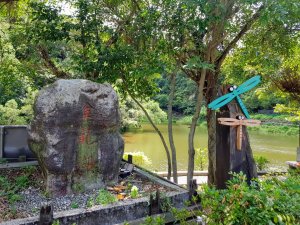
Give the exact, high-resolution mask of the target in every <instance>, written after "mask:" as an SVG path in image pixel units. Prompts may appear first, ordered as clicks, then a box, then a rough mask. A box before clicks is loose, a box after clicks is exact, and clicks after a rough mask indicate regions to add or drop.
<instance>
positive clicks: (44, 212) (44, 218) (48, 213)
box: [39, 205, 53, 225]
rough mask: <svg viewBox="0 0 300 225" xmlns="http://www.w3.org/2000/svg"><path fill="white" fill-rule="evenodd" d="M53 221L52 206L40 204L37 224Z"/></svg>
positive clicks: (45, 224)
mask: <svg viewBox="0 0 300 225" xmlns="http://www.w3.org/2000/svg"><path fill="white" fill-rule="evenodd" d="M52 222H53V207H52V206H51V205H47V206H42V208H41V210H40V221H39V225H51V224H52Z"/></svg>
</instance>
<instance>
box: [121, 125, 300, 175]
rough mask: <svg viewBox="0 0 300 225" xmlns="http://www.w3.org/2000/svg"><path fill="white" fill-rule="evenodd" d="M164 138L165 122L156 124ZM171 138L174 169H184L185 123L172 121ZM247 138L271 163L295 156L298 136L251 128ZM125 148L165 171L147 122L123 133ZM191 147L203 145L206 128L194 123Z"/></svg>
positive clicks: (161, 150)
mask: <svg viewBox="0 0 300 225" xmlns="http://www.w3.org/2000/svg"><path fill="white" fill-rule="evenodd" d="M158 127H159V129H160V130H161V132H162V133H163V135H164V137H165V138H166V141H167V142H168V134H167V130H168V127H167V125H159V126H158ZM173 132H174V140H175V145H176V152H177V161H178V170H187V159H188V154H187V149H188V132H189V127H188V126H187V125H174V127H173ZM249 135H250V142H251V147H252V149H253V152H254V155H258V156H264V157H266V158H268V160H269V161H271V164H274V165H277V166H285V161H288V160H295V159H296V148H297V145H298V137H297V136H294V137H291V136H280V135H274V134H263V133H259V132H258V131H251V132H250V133H249ZM123 137H124V139H125V151H126V152H138V151H142V152H144V153H145V154H146V155H147V156H148V157H149V158H150V159H151V161H152V166H151V168H149V169H153V170H156V171H166V170H167V166H166V165H167V163H166V154H165V150H164V148H163V145H162V143H161V141H160V138H159V136H158V135H157V133H156V132H155V131H154V130H153V128H152V127H151V125H148V124H145V125H143V126H142V129H140V130H135V131H131V132H126V133H124V134H123ZM195 147H196V148H199V147H207V130H206V128H205V127H197V130H196V134H195Z"/></svg>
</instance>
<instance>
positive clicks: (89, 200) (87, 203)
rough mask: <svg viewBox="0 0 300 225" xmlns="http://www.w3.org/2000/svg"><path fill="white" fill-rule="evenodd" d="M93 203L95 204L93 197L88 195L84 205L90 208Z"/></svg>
mask: <svg viewBox="0 0 300 225" xmlns="http://www.w3.org/2000/svg"><path fill="white" fill-rule="evenodd" d="M94 204H95V201H94V198H92V197H89V198H88V200H87V202H86V207H88V208H91V207H93V206H94Z"/></svg>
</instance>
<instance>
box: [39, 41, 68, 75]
mask: <svg viewBox="0 0 300 225" xmlns="http://www.w3.org/2000/svg"><path fill="white" fill-rule="evenodd" d="M38 50H39V53H40V55H41V57H42V59H43V60H44V64H45V66H46V67H47V68H48V69H49V70H51V72H52V73H53V74H54V75H55V76H56V77H57V78H69V77H70V76H71V75H70V74H69V73H66V72H64V71H62V70H60V69H58V68H57V66H56V65H55V64H54V62H53V61H52V60H51V58H50V56H49V53H48V51H47V49H46V48H45V47H43V46H41V45H39V46H38Z"/></svg>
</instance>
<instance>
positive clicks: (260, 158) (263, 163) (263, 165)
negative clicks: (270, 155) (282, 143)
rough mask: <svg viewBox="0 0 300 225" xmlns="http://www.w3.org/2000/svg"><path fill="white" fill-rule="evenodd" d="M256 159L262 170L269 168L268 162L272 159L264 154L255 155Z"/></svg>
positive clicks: (259, 168) (258, 166)
mask: <svg viewBox="0 0 300 225" xmlns="http://www.w3.org/2000/svg"><path fill="white" fill-rule="evenodd" d="M254 161H255V164H256V166H257V168H258V170H260V171H261V170H265V169H266V168H267V164H268V163H270V161H269V160H268V159H267V158H265V157H263V156H254Z"/></svg>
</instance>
